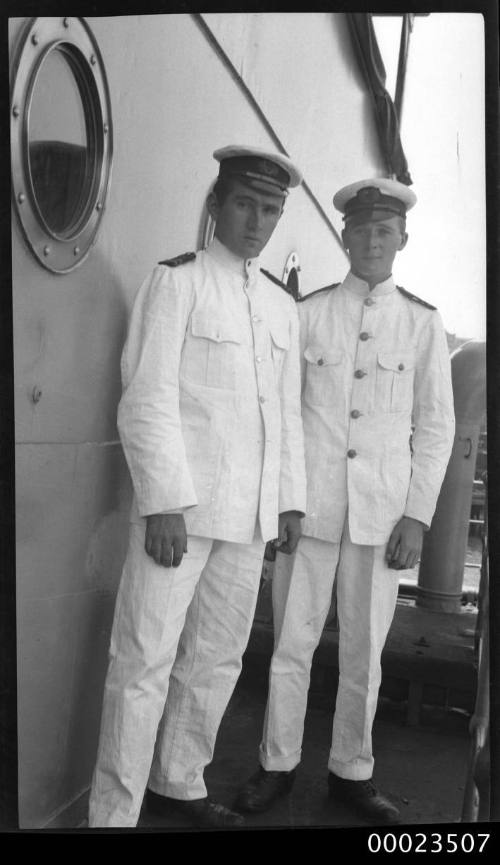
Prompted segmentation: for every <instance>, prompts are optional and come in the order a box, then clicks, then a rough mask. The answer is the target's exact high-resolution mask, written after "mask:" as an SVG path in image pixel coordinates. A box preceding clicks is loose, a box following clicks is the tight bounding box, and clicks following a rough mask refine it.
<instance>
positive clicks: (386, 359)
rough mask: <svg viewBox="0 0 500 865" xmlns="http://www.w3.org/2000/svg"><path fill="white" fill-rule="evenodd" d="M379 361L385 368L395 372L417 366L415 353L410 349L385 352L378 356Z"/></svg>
mask: <svg viewBox="0 0 500 865" xmlns="http://www.w3.org/2000/svg"><path fill="white" fill-rule="evenodd" d="M378 362H379V364H380V366H382V367H383V368H384V369H390V370H392V371H393V372H405V370H408V369H414V367H415V353H414V352H409V351H398V352H383V353H382V354H379V356H378Z"/></svg>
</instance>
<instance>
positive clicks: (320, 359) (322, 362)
mask: <svg viewBox="0 0 500 865" xmlns="http://www.w3.org/2000/svg"><path fill="white" fill-rule="evenodd" d="M324 362H325V361H324V360H323V358H322V357H320V358H319V360H318V366H323V364H324Z"/></svg>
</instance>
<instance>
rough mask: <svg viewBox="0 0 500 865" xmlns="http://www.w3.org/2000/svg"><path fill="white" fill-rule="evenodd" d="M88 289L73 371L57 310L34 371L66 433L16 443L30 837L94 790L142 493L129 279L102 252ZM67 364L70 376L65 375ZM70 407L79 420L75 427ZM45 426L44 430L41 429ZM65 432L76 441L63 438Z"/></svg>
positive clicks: (21, 685) (81, 298) (21, 741)
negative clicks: (129, 446) (131, 448)
mask: <svg viewBox="0 0 500 865" xmlns="http://www.w3.org/2000/svg"><path fill="white" fill-rule="evenodd" d="M83 268H84V269H85V270H83ZM66 278H67V277H66ZM78 280H79V283H80V289H81V290H80V291H79V293H78V296H76V295H75V296H74V297H73V299H72V298H68V297H66V298H64V302H67V303H68V306H67V308H65V316H66V318H67V325H68V331H67V335H66V336H65V338H64V339H65V342H66V340H67V339H71V340H72V343H71V346H70V348H71V355H70V362H69V363H68V356H63V357H62V358H61V359H60V361H59V368H58V364H57V346H58V345H59V346H61V347H62V350H63V351H67V347H66V345H64V344H63V343H62V342H61V335H60V334H59V335H58V334H57V333H54V331H52V337H51V332H50V326H52V327H53V326H54V324H53V322H51V315H50V309H43V316H42V317H43V318H45V320H46V322H51V324H50V325H48V326H45V325H44V327H45V339H44V346H46V348H44V351H47V352H48V353H50V352H52V354H51V356H50V357H49V358H47V357H46V358H44V357H43V354H42V356H41V357H40V358H39V362H38V364H37V370H36V371H37V372H38V371H39V370H42V373H43V371H44V370H45V371H47V369H48V367H49V366H50V367H51V370H52V371H53V373H54V375H53V380H56V381H57V382H58V385H59V387H60V392H59V393H57V387H56V386H54V389H53V391H52V392H47V391H45V392H44V395H45V393H47V400H46V405H45V407H44V410H45V412H46V414H45V416H44V417H47V424H48V426H49V427H50V430H49V431H50V432H52V431H55V432H56V436H55V437H54V436H51V435H45V433H44V435H43V436H41V435H39V436H38V440H37V441H31V442H29V441H27V442H25V443H24V444H20V445H19V446H18V458H17V463H18V465H17V470H18V482H17V489H16V492H17V499H18V507H17V513H16V519H17V523H18V544H17V601H18V618H17V627H18V647H19V648H18V698H19V714H18V770H19V787H18V792H19V822H20V825H21V827H23V828H29V827H37V828H39V827H44V826H51V827H52V826H53V827H57V826H65V825H66V826H68V825H75V824H74V822H73V820H72V819H68V814H69V813H70V812H71V809H72V808H73V810H74V805H75V803H78V801H79V800H80V799H81V798H82V797H83V794H84V793H85V791H86V790H87V789H88V787H89V785H90V781H91V775H92V771H93V766H94V762H95V756H96V749H97V740H98V731H99V720H100V711H101V701H102V690H103V683H104V677H105V672H106V667H107V657H108V646H109V636H110V630H111V622H112V615H113V608H114V601H115V593H116V588H117V585H118V582H119V578H120V574H121V569H122V565H123V560H124V558H125V554H126V545H127V539H128V518H129V511H130V503H131V493H132V489H131V483H130V478H129V474H128V469H127V466H126V462H125V459H124V456H123V452H122V449H121V445H120V444H119V442H118V441H117V433H116V409H117V405H118V402H119V398H120V393H121V384H120V357H121V352H122V348H123V343H124V339H125V334H126V327H127V305H126V302H125V296H124V292H123V286H122V284H121V282H120V279H119V277H118V276H117V275H116V273H113V272H112V271H111V269H110V267H109V263H108V262H107V261H106V260H105V259H104V258H103V256H102V255H100V254H99V252H98V251H97V250H93V251H92V252H91V254H90V258H89V259H87V261H86V262H85V264H84V265H83V266H82V269H79V272H78ZM52 297H53V295H52ZM59 321H60V319H59ZM23 335H26V333H24V334H23ZM28 345H29V343H28ZM54 346H56V349H54ZM54 351H55V353H56V356H54ZM65 363H66V364H67V368H64V369H61V365H64V364H65ZM47 378H49V376H48V375H47ZM68 391H70V392H71V393H72V399H71V400H70V401H69V402H68V401H67V400H66V397H67V392H68ZM79 398H80V399H81V403H80V404H78V401H79ZM43 402H44V400H43V399H42V400H41V401H40V403H39V406H33V410H34V411H36V410H37V409H38V407H40V408H41V407H42V404H43ZM51 404H52V409H54V408H56V409H57V415H56V417H54V414H53V411H51ZM65 405H67V406H68V409H69V412H70V413H71V420H70V422H69V423H66V424H65V421H64V416H63V411H64V406H65ZM86 412H92V416H91V418H90V422H89V424H88V425H87V427H88V430H93V431H99V432H98V433H96V434H94V432H92V434H90V435H89V436H88V437H89V438H90V439H92V440H89V441H85V440H82V439H85V438H86V433H85V432H84V433H83V435H82V434H79V432H78V429H76V425H77V424H81V428H82V430H85V429H86V424H85V413H86ZM51 414H52V418H50V415H51ZM99 415H100V416H101V418H103V422H102V423H100V424H99ZM44 426H45V425H44V424H43V423H40V425H39V430H42V429H44ZM67 430H69V432H70V433H71V435H70V436H69V438H70V440H69V441H68V440H67V438H68V437H67V436H66V435H64V434H61V431H63V432H66V431H67ZM109 433H111V434H112V438H108V434H109ZM54 438H55V440H54ZM95 439H98V440H95Z"/></svg>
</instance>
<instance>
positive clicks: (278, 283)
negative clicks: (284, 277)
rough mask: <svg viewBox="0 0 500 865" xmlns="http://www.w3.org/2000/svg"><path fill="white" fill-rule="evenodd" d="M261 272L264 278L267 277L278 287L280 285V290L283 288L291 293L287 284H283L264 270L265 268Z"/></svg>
mask: <svg viewBox="0 0 500 865" xmlns="http://www.w3.org/2000/svg"><path fill="white" fill-rule="evenodd" d="M260 272H261V273H263V274H264V276H267V278H268V279H270V280H271V282H274V283H275V284H276V285H279V286H280V288H283V289H284V290H285V291H287V292H288V293H290V289H289V288H288V286H287V285H285V283H284V282H282V281H281V279H278V277H277V276H274V275H273V274H272V273H269V271H268V270H264V268H263V267H261V269H260Z"/></svg>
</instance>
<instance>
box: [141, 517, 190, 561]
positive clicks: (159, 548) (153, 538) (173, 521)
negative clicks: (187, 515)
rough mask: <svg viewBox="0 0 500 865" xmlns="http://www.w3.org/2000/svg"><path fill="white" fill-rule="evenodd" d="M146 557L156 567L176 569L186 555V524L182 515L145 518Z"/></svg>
mask: <svg viewBox="0 0 500 865" xmlns="http://www.w3.org/2000/svg"><path fill="white" fill-rule="evenodd" d="M144 546H145V549H146V552H147V554H148V556H151V558H152V559H154V560H155V562H156V564H157V565H163V567H164V568H169V567H170V565H173V567H174V568H178V567H179V565H180V563H181V562H182V556H183V555H184V553H187V534H186V524H185V522H184V517H183V515H182V514H150V515H149V516H148V517H146V543H145V545H144Z"/></svg>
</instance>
